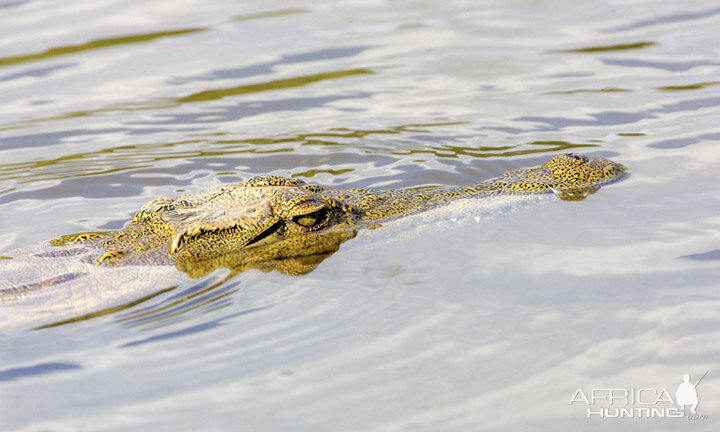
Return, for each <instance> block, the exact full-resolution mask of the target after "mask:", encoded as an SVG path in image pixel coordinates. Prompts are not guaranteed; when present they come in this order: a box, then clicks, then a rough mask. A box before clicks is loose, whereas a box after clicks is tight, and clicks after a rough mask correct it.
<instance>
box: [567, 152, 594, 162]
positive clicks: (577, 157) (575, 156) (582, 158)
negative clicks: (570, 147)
mask: <svg viewBox="0 0 720 432" xmlns="http://www.w3.org/2000/svg"><path fill="white" fill-rule="evenodd" d="M565 156H567V157H569V158H571V159H574V160H575V161H577V162H579V163H585V162H587V161H588V158H587V157H586V156H584V155H581V154H578V153H565Z"/></svg>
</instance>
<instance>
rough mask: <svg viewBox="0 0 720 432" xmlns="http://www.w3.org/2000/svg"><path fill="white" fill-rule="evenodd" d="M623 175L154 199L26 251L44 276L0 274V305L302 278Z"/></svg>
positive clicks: (271, 182) (570, 164) (581, 171)
mask: <svg viewBox="0 0 720 432" xmlns="http://www.w3.org/2000/svg"><path fill="white" fill-rule="evenodd" d="M624 174H625V170H624V167H623V166H622V165H620V164H618V163H615V162H613V161H610V160H608V159H603V158H593V157H587V156H584V155H581V154H575V153H568V154H561V155H557V156H555V157H553V158H551V159H550V160H549V161H547V162H546V163H545V164H543V165H541V166H539V167H535V168H524V169H517V170H512V171H509V172H507V173H505V174H503V175H502V176H500V177H497V178H494V179H491V180H488V181H484V182H482V183H478V184H474V185H469V186H461V187H450V188H442V187H438V188H430V189H428V188H425V189H420V190H418V189H395V190H376V189H346V190H334V189H327V188H323V187H321V186H317V185H313V184H308V183H306V182H304V181H302V180H300V179H297V178H287V177H280V176H260V177H254V178H252V179H250V180H248V181H246V182H244V183H239V184H233V185H225V186H221V187H219V188H217V189H214V190H210V191H204V192H197V193H188V194H184V195H180V196H178V197H176V198H157V199H154V200H152V201H150V202H148V203H147V204H145V205H143V206H142V207H141V208H140V209H139V210H138V211H137V213H135V215H134V217H133V218H132V220H131V221H130V223H129V224H128V225H127V226H126V227H124V228H122V229H119V230H115V231H95V232H83V233H77V234H70V235H65V236H62V237H60V238H57V239H54V240H52V241H50V242H49V244H47V243H45V244H43V245H41V246H39V247H36V248H34V249H32V250H31V252H24V254H25V256H26V257H27V256H31V257H32V259H34V260H35V261H34V264H32V265H33V266H34V267H43V268H45V267H47V268H49V269H50V270H45V271H38V275H37V276H34V279H33V280H32V281H31V282H24V283H18V282H13V281H12V280H10V281H5V282H6V285H5V286H3V280H2V278H3V276H2V273H0V299H1V298H3V297H8V296H16V295H18V294H22V293H26V292H28V291H34V290H38V289H41V288H46V287H48V286H53V285H57V284H61V283H65V282H68V281H72V280H73V279H75V278H77V277H79V275H81V274H85V273H92V272H93V270H92V269H93V268H100V267H102V268H109V267H113V268H121V267H125V266H138V265H139V266H155V265H165V266H175V267H176V268H177V269H178V270H180V271H182V272H184V273H185V274H187V275H188V276H190V277H193V278H196V277H200V276H203V275H206V274H208V273H209V272H211V271H213V270H215V269H217V268H229V269H230V270H231V274H236V273H238V272H241V271H245V270H248V269H259V270H262V271H266V272H267V271H272V270H277V271H280V272H282V273H286V274H289V275H302V274H306V273H309V272H310V271H312V270H313V269H314V268H315V267H316V266H317V265H318V264H319V263H320V262H321V261H322V260H323V259H325V258H326V257H328V256H330V255H331V254H333V253H334V252H336V251H337V250H338V249H339V247H340V245H341V244H342V243H343V242H345V241H347V240H349V239H352V238H354V237H355V236H356V234H357V232H358V230H359V229H363V228H365V229H372V228H377V227H378V226H380V224H382V223H384V222H387V221H391V220H394V219H398V218H400V217H404V216H407V215H411V214H416V213H419V212H422V211H424V210H428V209H431V208H436V207H439V206H442V205H445V204H448V203H450V202H453V201H456V200H458V199H463V198H478V197H487V196H493V195H501V194H511V195H528V194H551V193H554V194H555V195H557V196H558V197H559V198H561V199H563V200H569V201H578V200H582V199H584V198H586V197H587V196H588V195H590V194H592V193H594V192H596V191H597V190H598V189H599V188H600V187H601V186H603V185H605V184H608V183H611V182H614V181H616V180H618V179H620V178H622V177H623V175H624ZM15 255H17V256H14V254H13V253H12V252H11V253H9V254H7V256H5V257H4V258H9V259H8V260H7V261H5V260H0V268H2V264H3V261H5V262H8V261H14V260H15V259H18V260H22V258H23V256H22V255H23V253H20V252H18V253H17V254H15ZM38 259H43V260H47V259H64V260H68V259H71V260H72V259H75V260H80V261H81V264H77V263H75V267H76V268H79V269H80V270H78V271H69V270H68V269H67V268H62V269H54V268H53V266H52V265H49V266H48V265H45V264H42V263H38V262H37V260H38ZM78 266H79V267H78ZM16 268H17V267H16ZM16 272H17V271H16ZM21 273H22V272H21ZM5 277H6V278H7V276H5Z"/></svg>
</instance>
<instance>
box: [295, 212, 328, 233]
mask: <svg viewBox="0 0 720 432" xmlns="http://www.w3.org/2000/svg"><path fill="white" fill-rule="evenodd" d="M326 219H327V209H326V208H325V207H323V208H321V209H319V210H316V211H314V212H312V213H307V214H302V215H297V216H294V217H293V218H292V221H293V222H295V223H296V224H298V225H300V226H301V227H304V228H310V229H313V228H315V229H318V228H321V227H322V226H323V225H324V224H325V220H326Z"/></svg>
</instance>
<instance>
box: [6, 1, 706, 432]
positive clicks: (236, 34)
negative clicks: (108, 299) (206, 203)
mask: <svg viewBox="0 0 720 432" xmlns="http://www.w3.org/2000/svg"><path fill="white" fill-rule="evenodd" d="M0 6H2V8H0V16H1V17H2V22H3V26H2V30H0V32H2V33H1V34H2V37H0V98H1V100H2V102H3V116H2V120H1V121H0V250H10V249H13V248H16V247H21V246H25V245H28V244H32V243H36V242H40V241H45V240H48V239H51V238H55V237H58V236H60V235H63V234H67V233H71V232H77V231H87V230H102V229H116V228H119V227H122V226H123V224H124V223H126V222H127V221H128V220H129V218H130V217H131V215H132V214H133V212H134V211H135V210H136V209H137V208H139V207H140V206H141V205H142V204H143V203H145V202H146V201H148V200H150V199H152V198H154V197H157V196H174V195H176V194H178V193H181V192H185V191H199V190H204V189H208V188H212V187H215V186H218V185H220V184H223V183H232V182H238V181H242V180H245V179H247V178H249V177H251V176H253V175H257V174H279V175H286V176H296V177H300V178H303V179H305V180H307V181H311V182H314V183H318V184H322V185H325V186H330V187H410V186H426V185H460V184H469V183H474V182H477V181H481V180H484V179H487V178H491V177H494V176H497V175H499V174H501V173H503V172H505V171H507V170H508V169H513V168H519V167H524V166H532V165H536V164H539V163H542V162H543V161H544V160H546V159H547V158H549V157H551V156H552V155H554V154H557V153H560V152H566V151H579V152H583V153H586V154H589V155H595V156H603V157H609V158H612V159H614V160H616V161H619V162H621V163H623V164H624V165H625V166H627V167H628V168H629V171H630V173H631V176H630V177H629V178H628V179H626V180H624V181H622V182H620V183H618V184H615V185H612V186H610V187H607V188H603V189H601V190H600V191H599V192H598V193H597V194H595V195H593V196H591V197H589V198H588V199H587V200H585V201H582V202H562V201H559V200H553V199H547V200H537V201H533V200H531V202H528V203H525V204H523V205H517V204H513V205H509V206H504V207H503V206H500V207H498V208H496V209H495V210H492V211H489V210H488V208H487V207H484V206H483V205H482V204H479V203H461V204H458V205H455V206H453V207H452V208H450V209H445V210H442V211H438V212H432V213H430V214H425V215H422V216H418V217H414V218H411V219H407V220H404V221H399V222H398V223H394V224H388V225H386V226H385V227H383V228H381V229H378V230H373V231H364V232H361V233H360V234H359V235H358V237H357V238H355V239H353V240H351V241H348V242H347V243H345V244H344V245H343V246H342V248H341V250H340V251H339V252H338V253H336V254H335V255H333V256H332V257H330V258H328V259H327V260H326V261H324V262H323V263H322V264H320V266H318V268H317V269H316V270H315V271H313V272H312V273H310V274H309V275H307V276H302V277H293V276H287V275H283V274H280V273H277V272H272V273H262V272H259V271H249V272H245V273H241V274H239V275H237V276H235V277H233V278H231V279H230V280H225V278H226V274H225V273H224V272H223V271H222V270H220V271H218V272H215V273H212V274H210V275H208V276H206V277H204V278H201V279H196V280H188V279H186V278H178V277H177V276H175V275H171V276H168V277H167V279H162V278H161V279H162V282H158V283H157V291H155V292H153V293H141V294H138V295H141V297H139V298H138V297H132V296H130V297H132V298H125V297H124V296H125V295H127V293H126V292H125V291H123V290H120V292H119V293H117V294H116V295H117V296H118V302H119V303H120V304H124V305H125V306H122V307H118V308H116V309H102V308H103V307H105V305H99V306H96V307H95V306H92V303H91V302H92V301H94V300H97V298H98V296H97V295H96V294H93V293H92V292H91V293H85V294H83V295H81V296H79V298H73V297H72V296H71V295H72V294H68V295H67V297H66V298H62V299H61V300H62V301H64V302H65V304H66V305H68V304H69V305H70V306H73V305H80V304H82V305H86V306H87V305H90V306H88V308H87V310H85V311H84V312H86V313H88V315H86V316H84V317H83V319H82V320H79V321H76V322H70V323H65V324H63V325H58V326H54V327H50V328H44V329H41V330H31V328H32V327H33V323H35V324H37V323H42V322H45V321H44V320H43V319H42V317H43V314H44V313H46V312H47V311H44V310H37V307H34V305H32V304H30V305H26V307H27V311H26V312H25V313H24V314H18V312H17V310H14V309H13V310H12V311H11V312H13V313H12V314H11V315H9V314H10V312H9V311H8V308H7V307H6V306H0V313H3V314H4V315H5V316H4V317H3V318H6V317H7V316H11V318H12V317H16V318H17V319H16V321H15V322H17V323H20V324H19V325H18V326H11V327H10V328H8V329H6V330H5V331H4V332H3V333H2V335H0V407H2V408H0V429H2V430H3V431H5V430H11V431H15V430H18V431H38V430H58V431H60V430H63V431H64V430H87V429H88V428H90V429H93V430H128V429H130V430H134V429H152V430H159V431H163V430H187V429H199V430H238V429H240V430H245V429H247V430H345V431H353V430H358V431H359V430H377V431H397V430H433V431H435V430H463V431H465V430H618V429H627V428H632V429H633V430H654V431H656V430H680V429H683V430H706V431H710V430H717V428H718V425H720V409H718V406H720V390H719V389H720V378H719V377H720V363H719V362H718V358H720V355H719V354H720V346H719V345H718V342H717V341H718V340H720V338H719V337H718V336H720V334H719V333H720V319H719V318H718V316H719V314H718V312H720V299H719V298H718V297H719V295H718V294H719V293H718V280H720V271H719V269H720V266H718V259H719V257H720V253H719V252H718V251H719V250H720V218H719V217H718V209H720V193H718V185H719V180H720V175H719V174H718V169H717V168H718V166H720V153H719V152H717V146H718V140H720V127H718V126H717V125H718V111H719V110H718V106H719V103H718V102H720V94H719V91H718V89H720V81H718V76H719V75H718V72H719V71H720V67H719V66H720V60H718V58H719V57H718V54H719V51H720V50H719V47H720V44H719V42H720V41H718V37H717V31H716V29H717V28H718V25H719V24H720V8H718V7H717V5H714V4H712V3H711V2H682V3H680V2H675V3H667V2H658V1H654V2H653V1H648V2H641V1H639V2H605V3H602V4H600V3H597V2H596V3H593V4H592V6H590V5H589V4H583V3H577V2H570V1H551V2H542V3H537V2H529V1H516V2H505V3H503V4H498V3H497V2H462V1H456V2H421V1H394V2H352V1H344V2H293V3H292V4H291V5H289V4H287V3H285V2H267V1H265V2H241V3H237V4H229V3H227V2H219V1H216V2H213V1H209V2H202V4H201V3H193V2H183V3H178V2H165V1H156V2H151V3H147V2H137V1H124V2H117V1H112V0H107V1H95V2H80V3H78V2H44V1H29V2H27V1H8V2H4V3H2V4H0ZM474 216H477V217H478V219H479V222H476V221H475V218H474ZM453 220H456V221H455V222H453ZM124 277H126V278H132V276H128V275H126V276H124ZM136 277H137V275H136ZM113 280H114V281H115V284H119V285H123V284H124V282H123V281H122V279H119V280H118V279H113ZM102 288H103V286H100V287H96V289H98V290H102ZM107 294H108V293H107V292H105V293H103V295H107ZM114 295H115V294H114ZM3 308H5V309H4V310H3ZM98 308H100V309H99V310H98ZM93 311H94V312H97V313H93ZM3 321H6V320H3ZM706 371H707V372H708V374H707V376H706V377H705V378H704V379H703V381H702V382H701V383H700V384H699V385H698V386H697V392H698V395H699V399H700V404H699V405H698V408H697V412H698V414H699V415H701V418H702V416H707V417H706V418H704V419H700V420H684V419H673V418H650V419H648V418H642V419H638V418H635V419H627V418H626V419H607V418H605V419H602V418H597V416H595V417H594V418H591V419H588V418H587V408H588V407H587V405H585V404H584V403H581V402H575V403H573V404H572V405H571V404H569V402H570V401H571V400H572V399H573V396H574V395H575V393H576V391H577V389H578V388H581V389H583V391H585V392H590V391H591V389H599V388H616V389H625V390H628V389H643V388H650V389H653V391H656V392H659V391H660V390H661V389H667V390H668V392H669V393H670V394H671V397H673V398H674V397H675V389H676V388H677V385H678V384H680V383H681V382H682V375H683V374H685V373H689V374H691V376H692V381H693V382H695V381H696V380H697V379H699V378H700V377H701V376H702V375H703V374H704V373H705V372H706ZM617 403H618V404H619V405H620V406H622V407H626V405H625V404H624V403H623V401H621V400H618V401H617ZM638 406H642V405H638V404H637V403H635V405H632V406H630V407H631V408H632V407H638ZM652 406H654V407H659V408H663V409H666V408H668V407H670V405H669V404H668V403H667V402H663V401H660V402H658V403H657V404H656V405H652ZM603 407H607V404H606V403H604V402H603V401H598V402H596V404H595V405H593V407H592V408H593V409H597V410H600V409H602V408H603Z"/></svg>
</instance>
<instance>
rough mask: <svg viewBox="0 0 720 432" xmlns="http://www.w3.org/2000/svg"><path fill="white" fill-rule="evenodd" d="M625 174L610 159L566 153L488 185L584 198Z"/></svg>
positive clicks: (517, 191) (510, 191) (620, 166)
mask: <svg viewBox="0 0 720 432" xmlns="http://www.w3.org/2000/svg"><path fill="white" fill-rule="evenodd" d="M624 175H625V168H624V167H623V166H622V165H620V164H618V163H616V162H613V161H611V160H609V159H603V158H594V157H587V156H585V155H582V154H578V153H565V154H561V155H557V156H555V157H553V158H552V159H550V160H549V161H547V162H546V163H545V164H543V165H542V166H540V167H537V168H531V169H519V170H514V171H510V172H508V173H506V174H505V175H503V176H501V177H498V178H497V179H494V180H492V181H490V182H488V183H487V185H488V186H489V187H490V188H494V189H496V190H497V191H498V192H504V193H518V194H528V193H538V192H542V191H548V192H549V191H552V192H553V193H555V195H557V196H558V197H559V198H560V199H563V200H565V201H580V200H584V199H585V198H587V197H588V195H590V194H593V193H595V192H596V191H597V190H598V189H600V186H603V185H606V184H608V183H612V182H614V181H617V180H619V179H621V178H622V177H623V176H624Z"/></svg>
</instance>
